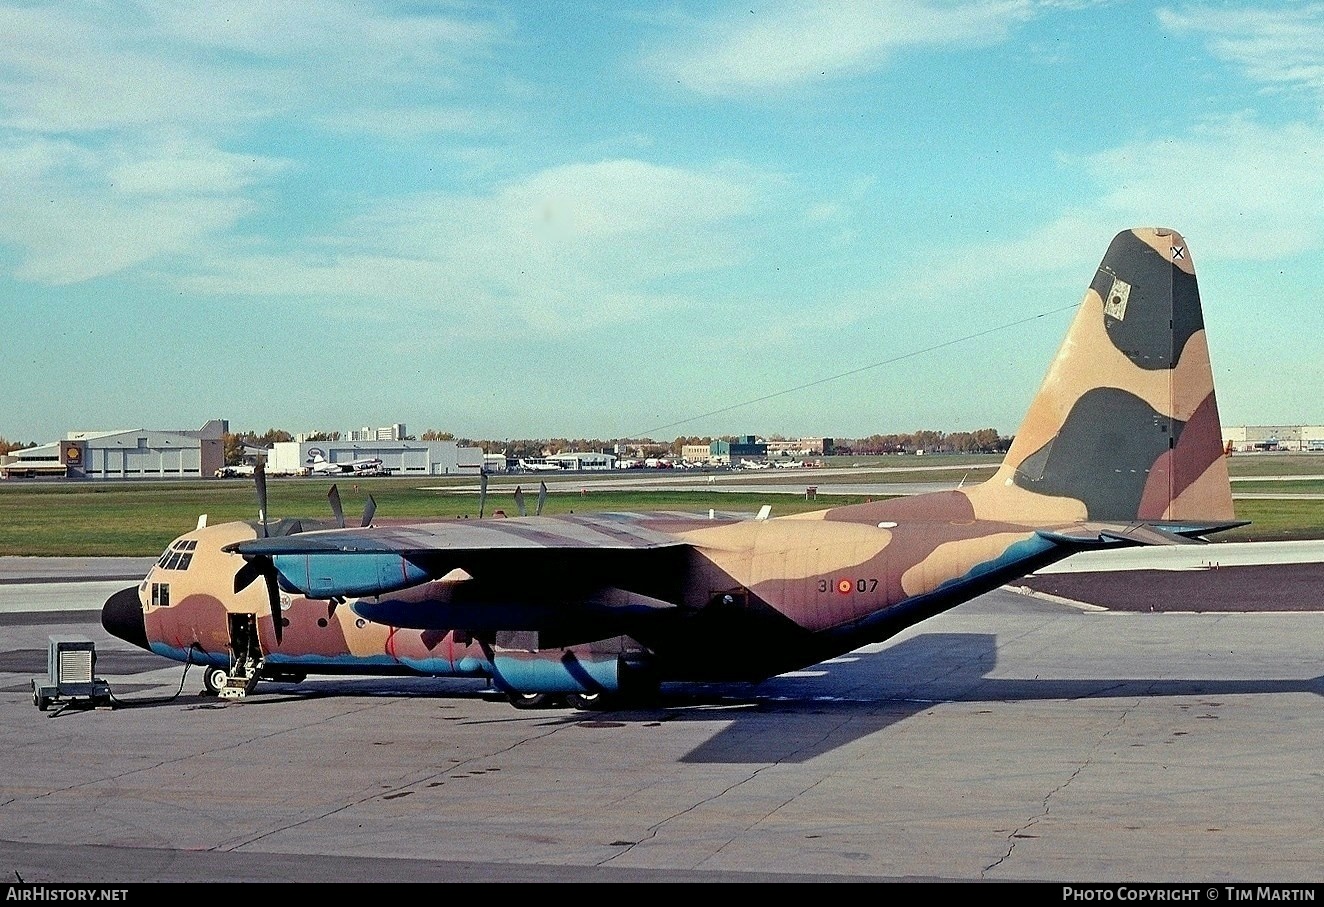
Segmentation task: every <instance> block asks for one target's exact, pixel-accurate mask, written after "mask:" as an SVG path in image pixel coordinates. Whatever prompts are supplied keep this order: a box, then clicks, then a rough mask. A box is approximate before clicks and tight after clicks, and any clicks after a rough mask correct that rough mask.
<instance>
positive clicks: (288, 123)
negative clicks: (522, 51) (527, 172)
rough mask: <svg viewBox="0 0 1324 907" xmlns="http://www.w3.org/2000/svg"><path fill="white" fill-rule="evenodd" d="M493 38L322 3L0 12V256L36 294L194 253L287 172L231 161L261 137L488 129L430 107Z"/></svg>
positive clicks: (16, 7)
mask: <svg viewBox="0 0 1324 907" xmlns="http://www.w3.org/2000/svg"><path fill="white" fill-rule="evenodd" d="M473 12H474V11H473V10H468V11H466V13H473ZM504 29H505V26H504V25H502V24H501V23H500V22H499V21H495V22H493V21H485V20H482V19H478V18H475V19H474V20H473V21H465V20H463V19H459V18H455V17H453V16H448V15H445V14H439V13H432V12H429V13H427V14H423V13H419V14H413V13H410V12H409V11H408V10H407V9H402V8H396V7H386V8H382V7H378V6H373V5H366V4H356V3H338V2H326V0H291V2H282V3H278V4H270V3H263V2H257V0H238V2H227V3H221V4H212V5H207V6H197V5H190V4H178V3H174V2H167V0H130V2H125V3H120V4H113V5H109V6H107V5H102V4H94V3H78V4H70V3H8V4H0V34H3V35H4V36H5V40H4V41H3V42H0V172H3V173H4V174H5V180H4V181H3V184H0V202H2V203H3V204H4V207H5V212H6V216H5V218H4V220H3V223H0V243H4V244H5V245H8V246H11V247H12V248H13V249H14V250H15V252H16V256H15V258H16V260H17V262H18V265H17V267H16V268H15V272H14V273H15V275H16V276H17V277H19V278H20V279H24V280H31V281H36V282H42V283H50V284H66V283H72V282H77V281H80V280H86V279H90V278H94V277H99V276H103V275H107V274H111V273H114V272H116V271H118V270H122V269H125V268H130V267H132V266H134V265H138V264H142V263H144V262H149V261H154V260H158V259H161V258H163V257H164V256H168V255H173V254H177V253H181V252H187V251H190V250H194V251H196V250H197V249H198V248H199V246H200V245H201V242H202V240H204V239H206V238H211V237H214V236H215V235H217V234H219V233H220V232H222V231H224V230H227V229H229V228H231V227H233V226H234V225H235V224H236V223H237V222H238V220H239V219H240V218H241V217H243V216H245V215H248V214H250V213H253V212H254V211H256V210H258V208H259V205H260V204H261V203H263V202H267V201H269V200H270V198H271V196H267V195H264V194H261V193H265V192H266V190H268V189H270V188H272V187H273V185H274V179H275V178H276V177H278V176H279V175H280V174H281V173H283V172H284V171H285V170H287V169H289V164H288V162H285V161H281V160H277V159H275V158H273V157H270V156H268V155H267V154H264V153H260V152H259V153H253V152H246V151H244V150H243V149H244V148H245V147H248V146H249V143H253V142H259V141H263V132H264V130H269V129H270V128H271V124H274V123H279V124H281V130H282V132H283V133H284V132H290V131H293V132H295V133H296V134H297V132H298V131H299V130H301V129H303V128H304V126H306V125H309V126H312V127H313V128H316V127H318V126H325V125H326V124H328V123H334V122H339V123H345V122H351V121H353V122H355V123H356V125H355V134H356V136H358V137H363V136H374V135H388V136H390V137H400V136H402V135H418V134H425V133H433V132H437V131H465V132H469V133H474V132H480V131H483V130H489V131H490V130H492V129H495V128H496V127H497V125H498V124H499V120H498V119H497V118H496V117H494V116H493V115H491V114H479V115H475V114H472V113H470V112H468V111H466V110H465V108H463V107H462V106H459V105H457V104H447V103H444V102H443V101H442V100H441V96H442V95H443V94H444V93H445V92H446V90H447V86H449V85H450V84H452V83H454V82H455V81H456V78H455V76H456V73H457V72H460V71H462V70H463V66H464V64H465V62H466V61H468V60H470V59H473V58H478V57H482V56H483V55H484V54H485V53H486V52H487V51H488V50H490V48H491V46H492V45H493V44H494V43H495V42H498V41H500V40H501V39H502V34H503V32H504ZM420 86H422V94H419V93H418V90H419V88H420ZM365 109H374V110H378V111H386V110H389V111H390V113H389V114H387V113H380V114H377V115H375V116H373V117H364V116H362V115H361V112H362V111H363V110H365ZM255 134H256V136H257V137H254V136H255ZM289 147H291V148H297V147H298V145H297V142H292V143H291V145H290V146H289ZM292 153H293V152H292Z"/></svg>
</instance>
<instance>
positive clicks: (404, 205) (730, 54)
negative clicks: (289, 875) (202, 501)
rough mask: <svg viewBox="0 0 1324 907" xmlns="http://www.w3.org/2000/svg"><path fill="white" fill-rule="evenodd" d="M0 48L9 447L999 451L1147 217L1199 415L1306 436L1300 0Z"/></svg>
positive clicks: (1319, 36)
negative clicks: (1185, 276) (1095, 279)
mask: <svg viewBox="0 0 1324 907" xmlns="http://www.w3.org/2000/svg"><path fill="white" fill-rule="evenodd" d="M0 34H3V35H5V36H6V39H5V40H4V41H3V42H0V177H3V178H2V179H0V210H2V211H3V212H4V213H3V216H2V217H0V315H3V320H2V321H0V375H2V376H3V378H2V379H0V380H3V382H4V387H5V392H4V394H3V396H2V397H0V436H4V437H6V438H9V439H11V440H24V441H47V440H53V439H54V438H57V437H61V436H63V434H64V433H65V432H66V431H69V430H74V429H128V428H156V429H174V428H186V427H198V426H200V425H202V424H203V423H204V422H205V421H207V420H208V419H212V418H223V419H228V420H229V421H230V426H231V428H232V430H255V431H263V430H265V429H267V428H272V427H277V428H284V429H286V430H289V431H292V432H300V431H316V430H323V431H331V430H345V429H349V428H356V427H360V426H364V425H373V426H376V425H386V424H390V423H394V422H404V423H405V424H406V425H407V426H408V428H409V430H410V431H411V432H415V433H420V432H422V431H424V430H426V429H429V428H436V429H441V430H446V431H452V432H454V433H455V434H457V435H459V436H462V437H475V438H527V437H551V436H556V437H572V438H573V437H603V438H608V437H638V436H642V435H649V436H652V437H654V438H658V439H665V440H669V439H671V438H674V437H676V436H678V435H705V434H712V435H720V434H747V433H749V434H763V435H770V434H783V435H788V436H796V435H827V436H832V437H857V436H861V435H867V434H871V433H873V432H909V431H915V430H918V429H926V428H928V429H938V430H943V431H959V430H974V429H978V428H986V427H991V428H997V429H998V430H1000V431H1002V432H1003V433H1004V434H1010V433H1012V432H1014V431H1015V430H1016V428H1017V426H1018V424H1019V421H1020V417H1021V415H1022V413H1023V411H1024V409H1025V407H1026V406H1027V405H1028V403H1029V400H1030V398H1031V397H1032V396H1033V394H1034V392H1035V390H1036V389H1037V387H1038V385H1039V382H1040V380H1041V379H1042V377H1043V375H1044V372H1045V370H1046V368H1047V365H1048V362H1049V360H1050V358H1051V357H1052V355H1053V353H1054V351H1055V350H1056V348H1057V346H1058V344H1059V342H1060V340H1061V337H1062V335H1063V333H1064V332H1065V330H1066V327H1067V325H1068V323H1069V321H1070V318H1071V311H1070V309H1071V308H1073V307H1074V306H1075V305H1076V304H1077V303H1078V302H1079V301H1080V299H1081V296H1082V294H1083V293H1084V290H1085V287H1086V286H1087V285H1088V283H1089V280H1090V278H1091V277H1092V275H1093V271H1094V268H1095V266H1096V265H1097V264H1098V261H1099V259H1100V257H1101V256H1102V253H1103V251H1104V249H1105V248H1106V246H1107V243H1108V241H1109V240H1110V239H1111V237H1112V236H1113V235H1114V234H1115V233H1116V232H1118V231H1119V230H1122V229H1126V228H1128V227H1131V226H1167V227H1171V228H1173V229H1176V230H1178V231H1180V232H1182V233H1183V234H1184V235H1185V237H1186V239H1187V240H1188V242H1189V244H1190V249H1191V252H1192V254H1193V257H1194V261H1195V263H1196V267H1197V273H1198V276H1199V280H1200V287H1201V292H1202V296H1203V299H1204V305H1205V319H1206V323H1207V326H1208V329H1209V340H1210V346H1211V351H1212V355H1213V360H1214V365H1215V382H1216V386H1217V390H1218V394H1219V403H1220V409H1221V412H1222V418H1223V422H1224V423H1225V424H1227V425H1239V424H1247V423H1250V424H1295V423H1307V424H1321V423H1324V402H1321V390H1324V380H1322V379H1324V340H1321V336H1322V332H1321V328H1324V316H1322V315H1321V308H1322V306H1324V116H1322V115H1321V114H1322V113H1324V4H1321V3H1304V2H1280V3H1251V2H1246V3H1177V4H1171V5H1167V4H1153V3H1149V2H1134V3H1132V2H1087V0H1080V2H1071V0H1043V2H1033V0H989V2H970V3H954V2H952V3H947V2H910V0H908V2H895V3H894V2H888V0H874V2H866V3H854V2H846V0H835V2H826V3H813V2H801V3H783V2H773V3H768V2H744V3H740V4H720V3H713V2H698V0H696V2H658V3H624V2H615V0H603V2H590V0H584V2H574V0H563V2H556V3H533V2H511V3H498V2H433V3H428V2H415V3H368V2H363V3H336V2H328V0H307V2H272V0H261V2H258V0H252V2H248V0H245V2H233V3H225V2H216V3H207V4H187V3H178V2H173V0H172V2H131V0H119V2H113V3H111V2H107V3H98V2H80V3H67V2H56V3H43V2H0ZM834 376H841V377H834ZM825 379H831V380H825ZM710 414H711V415H710Z"/></svg>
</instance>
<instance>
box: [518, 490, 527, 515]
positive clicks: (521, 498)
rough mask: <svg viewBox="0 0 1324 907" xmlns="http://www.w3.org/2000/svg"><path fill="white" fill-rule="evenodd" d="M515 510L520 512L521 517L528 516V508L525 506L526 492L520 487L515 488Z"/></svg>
mask: <svg viewBox="0 0 1324 907" xmlns="http://www.w3.org/2000/svg"><path fill="white" fill-rule="evenodd" d="M515 509H516V510H518V511H519V515H520V516H527V515H528V512H529V511H528V508H526V507H525V506H524V492H523V491H522V490H521V489H520V487H519V486H518V485H516V486H515Z"/></svg>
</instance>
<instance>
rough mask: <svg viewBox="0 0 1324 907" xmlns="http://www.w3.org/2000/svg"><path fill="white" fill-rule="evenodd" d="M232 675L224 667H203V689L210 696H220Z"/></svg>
mask: <svg viewBox="0 0 1324 907" xmlns="http://www.w3.org/2000/svg"><path fill="white" fill-rule="evenodd" d="M229 679H230V675H229V673H228V672H226V670H225V669H224V668H212V667H207V668H203V669H202V689H203V692H204V693H206V694H207V695H208V696H219V695H220V692H221V690H222V689H224V688H225V682H226V681H227V680H229Z"/></svg>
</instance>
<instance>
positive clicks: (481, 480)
mask: <svg viewBox="0 0 1324 907" xmlns="http://www.w3.org/2000/svg"><path fill="white" fill-rule="evenodd" d="M485 504H487V473H483V474H481V475H480V476H479V477H478V519H480V520H481V519H482V518H483V506H484V505H485Z"/></svg>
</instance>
